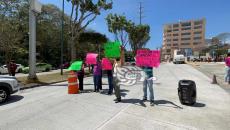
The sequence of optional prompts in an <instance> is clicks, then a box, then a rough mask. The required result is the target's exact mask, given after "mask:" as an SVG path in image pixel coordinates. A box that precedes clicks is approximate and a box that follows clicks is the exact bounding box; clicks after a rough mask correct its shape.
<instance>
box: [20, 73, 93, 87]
mask: <svg viewBox="0 0 230 130" xmlns="http://www.w3.org/2000/svg"><path fill="white" fill-rule="evenodd" d="M88 75H89V72H85V76H88ZM67 79H68V72H63V75H61V74H60V72H57V73H51V74H45V75H38V76H37V79H36V80H28V78H27V76H24V77H18V78H17V80H18V81H19V82H20V84H22V86H23V87H33V86H35V85H47V84H52V83H57V82H64V81H67Z"/></svg>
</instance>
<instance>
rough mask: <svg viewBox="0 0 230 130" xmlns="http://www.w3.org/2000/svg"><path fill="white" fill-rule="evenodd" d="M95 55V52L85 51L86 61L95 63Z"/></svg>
mask: <svg viewBox="0 0 230 130" xmlns="http://www.w3.org/2000/svg"><path fill="white" fill-rule="evenodd" d="M97 55H98V54H96V53H87V56H86V63H87V64H96V63H97Z"/></svg>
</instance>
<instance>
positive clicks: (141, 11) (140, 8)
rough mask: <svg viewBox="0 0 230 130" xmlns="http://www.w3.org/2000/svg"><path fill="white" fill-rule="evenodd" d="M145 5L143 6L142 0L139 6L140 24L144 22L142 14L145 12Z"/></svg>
mask: <svg viewBox="0 0 230 130" xmlns="http://www.w3.org/2000/svg"><path fill="white" fill-rule="evenodd" d="M142 9H143V7H142V2H140V7H139V15H140V16H139V18H140V25H141V24H142V18H143V16H142V14H143V10H142Z"/></svg>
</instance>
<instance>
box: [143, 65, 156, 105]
mask: <svg viewBox="0 0 230 130" xmlns="http://www.w3.org/2000/svg"><path fill="white" fill-rule="evenodd" d="M143 71H144V72H145V74H146V77H145V80H144V82H143V92H144V96H143V100H144V101H146V100H147V88H149V93H150V97H149V100H150V105H152V106H154V93H153V79H152V78H153V68H152V67H143Z"/></svg>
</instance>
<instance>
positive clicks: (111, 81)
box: [107, 70, 113, 95]
mask: <svg viewBox="0 0 230 130" xmlns="http://www.w3.org/2000/svg"><path fill="white" fill-rule="evenodd" d="M107 75H108V83H109V91H108V95H111V94H112V93H113V72H112V70H107Z"/></svg>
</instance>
